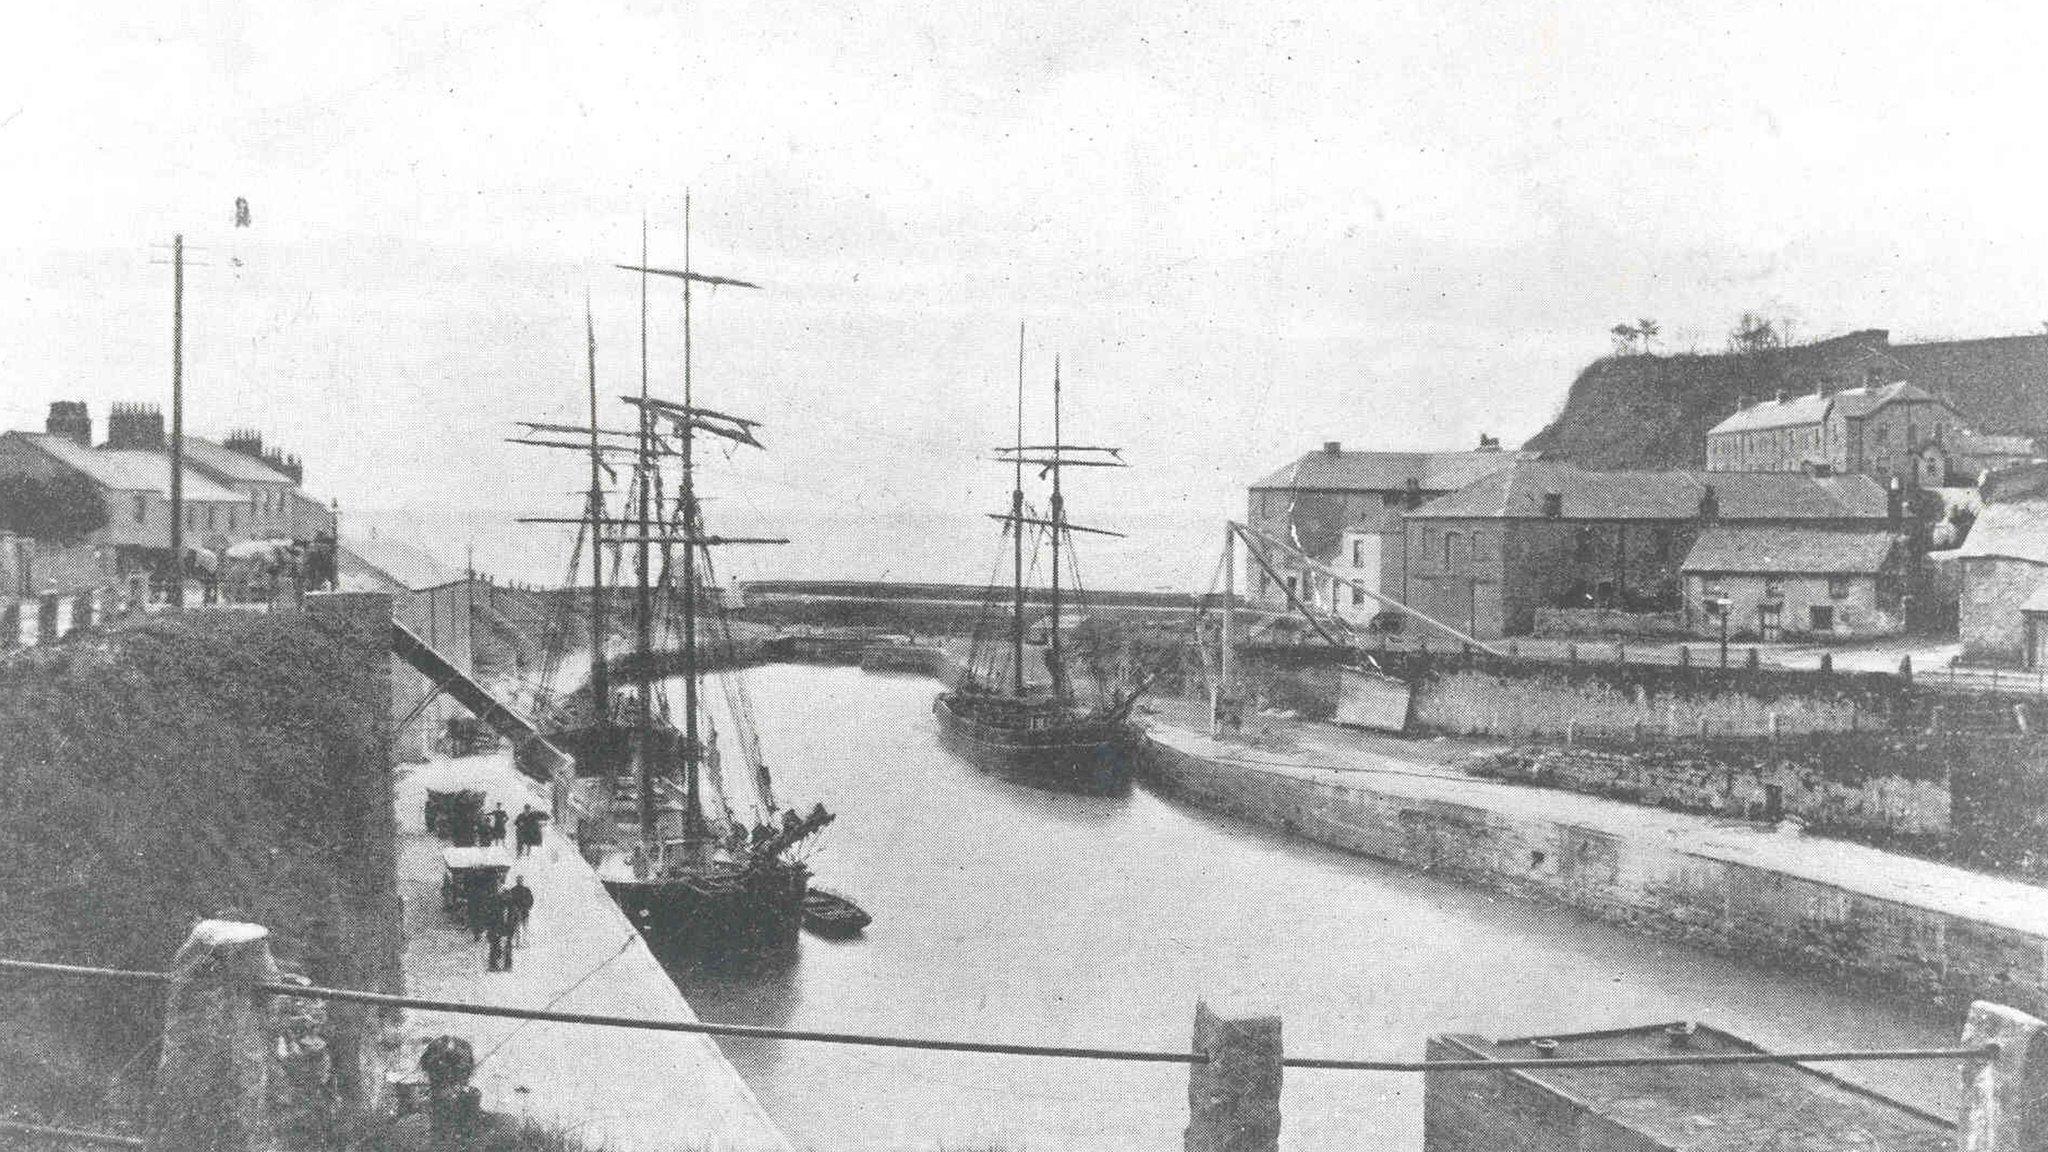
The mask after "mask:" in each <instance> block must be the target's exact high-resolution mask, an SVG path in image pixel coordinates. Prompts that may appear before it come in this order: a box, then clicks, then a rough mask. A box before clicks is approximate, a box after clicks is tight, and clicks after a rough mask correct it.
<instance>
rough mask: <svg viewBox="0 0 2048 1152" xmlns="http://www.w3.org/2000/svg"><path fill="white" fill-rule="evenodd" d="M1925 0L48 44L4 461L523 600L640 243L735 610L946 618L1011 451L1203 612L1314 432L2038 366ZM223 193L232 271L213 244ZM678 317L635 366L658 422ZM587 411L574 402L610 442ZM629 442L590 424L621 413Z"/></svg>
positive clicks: (616, 339) (2017, 128)
mask: <svg viewBox="0 0 2048 1152" xmlns="http://www.w3.org/2000/svg"><path fill="white" fill-rule="evenodd" d="M2044 33H2048V12H2043V11H2040V10H2038V9H2036V8H2035V7H2033V6H2026V5H2011V4H2000V5H1996V6H1994V5H1991V4H1988V3H1971V2H1968V0H1962V2H1950V3H1943V4H1931V3H1930V4H1923V5H1898V4H1884V3H1870V2H1862V3H1853V4H1852V3H1839V2H1834V0H1817V2H1806V3H1797V4H1775V3H1762V2H1754V0H1729V2H1723V3H1716V4H1712V5H1701V4H1679V3H1670V2H1660V0H1631V2H1627V3H1618V2H1617V3H1604V2H1601V0H1576V2H1572V3H1544V2H1535V0H1532V2H1528V3H1517V4H1502V3H1498V2H1485V3H1482V2H1480V0H1349V2H1346V0H1330V2H1321V0H1316V2H1311V0H1279V2H1275V3H1263V4H1243V3H1234V4H1223V3H1216V2H1210V0H1195V2H1188V3H1168V2H1163V0H1086V2H1078V0H1075V2H1069V0H1053V2H1049V3H1040V4H1007V5H991V4H978V3H959V2H947V3H936V2H930V3H915V4H911V3H888V2H881V0H869V2H867V3H863V4H853V3H848V2H839V0H821V2H817V3H802V4H800V3H795V2H793V0H757V2H753V3H739V2H727V0H714V2H709V3H693V4H685V3H678V2H672V0H671V2H652V0H645V2H643V0H618V2H609V3H607V2H602V0H600V2H598V3H588V2H584V3H572V2H569V0H526V2H517V0H508V2H501V3H493V4H489V5H478V4H469V3H433V4H427V3H414V4H405V3H396V2H393V0H352V2H350V3H346V4H343V3H325V2H320V0H312V2H307V3H297V4H289V5H285V4H274V3H272V4H259V3H249V2H234V0H149V2H146V3H142V2H138V3H97V4H96V3H90V2H87V3H79V4H75V5H43V6H37V7H36V8H34V9H29V10H24V11H21V12H15V13H12V14H10V28H9V35H8V36H7V37H5V38H4V41H0V261H4V267H5V268H6V270H7V271H8V272H9V273H10V274H9V275H8V276H7V277H6V280H5V287H6V293H5V296H4V297H0V299H4V305H0V422H4V426H7V427H39V426H40V422H41V418H42V415H43V413H44V411H45V410H46V408H47V405H48V403H49V402H50V401H51V400H56V399H84V400H87V401H88V402H89V403H90V404H91V406H92V409H93V413H94V416H95V419H96V420H103V419H104V414H105V409H106V406H107V404H108V403H110V402H112V401H116V400H147V401H155V402H158V403H163V404H166V405H167V404H168V397H169V390H170V381H169V377H170V371H169V366H170V303H171V285H170V281H171V275H170V269H169V268H168V267H167V266H165V264H163V263H162V262H161V261H163V260H165V259H166V258H167V245H168V243H169V241H170V239H171V236H172V235H173V234H176V233H182V234H183V235H184V236H185V237H186V243H187V245H188V247H189V250H190V255H191V261H192V267H190V268H188V270H187V282H186V297H185V356H186V381H187V385H188V392H187V420H188V423H187V427H188V429H190V430H192V431H194V432H198V433H202V434H205V433H214V434H220V433H224V432H225V431H226V430H228V429H230V428H239V427H253V428H257V429H260V430H261V431H263V432H264V433H265V435H266V436H267V437H268V439H269V440H270V441H271V442H272V443H275V444H278V445H280V446H283V447H285V448H286V449H288V450H290V451H293V452H296V453H298V454H299V455H301V456H302V457H303V458H304V459H305V461H306V466H307V487H308V488H309V489H311V490H312V491H314V492H316V493H318V494H319V495H321V496H323V497H330V498H332V499H334V500H336V501H337V502H338V503H339V505H340V508H341V512H342V516H343V518H344V521H345V522H347V523H350V524H354V525H357V526H375V527H376V528H377V530H378V531H380V532H385V531H388V532H392V533H395V534H399V535H403V536H406V537H408V538H409V539H412V540H414V542H417V543H422V544H425V545H427V546H429V547H430V548H432V549H434V550H435V551H437V552H439V553H440V554H441V555H442V556H443V557H444V558H446V559H449V560H451V561H453V562H456V563H460V562H461V561H462V559H463V557H464V554H465V553H466V552H467V550H468V549H470V548H471V547H473V548H474V550H475V555H476V561H477V564H478V566H479V567H480V568H484V569H487V570H490V571H494V572H497V573H498V574H500V575H503V576H506V577H508V578H516V579H529V580H558V579H560V578H561V577H562V575H563V573H564V571H565V568H566V559H565V556H564V545H563V541H562V540H561V539H560V538H559V537H558V536H556V535H554V534H553V533H552V532H551V531H550V530H548V529H542V528H534V527H527V526H520V525H518V524H516V523H514V521H515V519H516V517H518V516H521V515H558V514H565V513H566V514H573V511H574V509H575V507H576V497H575V496H574V495H573V493H574V492H575V490H577V489H578V488H579V487H580V485H581V483H582V481H581V479H580V478H579V472H578V468H577V465H576V461H575V460H574V458H572V457H569V456H566V455H563V454H559V453H549V452H546V451H542V450H535V449H527V448H522V447H518V446H514V445H510V444H507V443H505V441H504V438H505V437H506V436H508V435H511V434H513V432H514V426H513V424H512V422H513V421H515V420H519V419H542V420H546V419H558V420H559V419H578V418H580V417H581V414H582V412H583V405H584V377H583V373H584V363H583V358H584V343H583V333H582V325H583V308H584V302H585V299H586V296H587V298H588V299H589V301H590V304H591V308H592V311H593V313H594V315H595V320H596V325H597V329H598V341H599V350H598V371H599V375H600V383H601V386H602V391H603V394H604V395H605V396H607V397H611V396H615V395H619V394H623V393H626V392H632V391H637V389H638V386H639V371H640V357H639V315H640V312H639V299H638V281H637V278H635V277H633V276H631V275H629V274H627V273H624V272H620V271H617V270H615V269H613V268H612V267H611V265H613V264H614V263H618V262H629V261H632V260H634V259H635V258H637V256H638V254H639V249H640V243H641V227H642V219H643V215H644V218H645V219H646V226H647V230H648V244H649V253H650V256H651V258H652V259H653V261H654V262H655V263H657V264H676V263H679V262H680V261H681V258H682V247H683V232H684V228H683V219H682V217H683V200H684V194H685V190H689V191H690V193H691V196H692V228H691V236H692V240H691V243H692V257H693V260H694V262H695V264H696V266H697V267H699V268H701V269H702V270H705V271H708V272H713V273H717V274H723V275H730V276H737V277H741V278H744V279H747V280H750V281H753V282H756V283H758V284H760V285H761V286H762V287H761V290H760V291H758V292H748V291H741V290H734V289H727V290H720V291H718V292H716V293H711V294H708V295H704V296H700V297H699V298H698V305H699V306H698V308H697V310H696V313H695V321H696V323H695V332H696V341H695V360H694V363H695V370H696V371H695V380H696V383H697V386H698V397H699V399H700V400H701V401H702V402H703V403H706V404H709V405H711V406H713V407H718V408H722V409H725V410H728V411H734V412H738V413H741V414H745V415H749V416H752V417H755V418H758V419H760V420H762V421H763V422H764V426H765V428H764V433H763V439H764V441H765V442H766V443H767V444H768V447H769V451H767V452H766V453H754V452H752V451H746V452H742V453H735V454H734V455H733V456H732V457H731V458H730V459H726V458H725V457H724V456H723V455H722V454H721V455H719V456H717V457H715V458H714V459H713V460H712V461H711V462H710V463H709V464H708V466H707V468H706V474H705V482H704V483H705V489H706V491H707V493H708V494H709V495H710V497H711V502H710V503H709V505H708V513H709V515H710V516H711V517H712V518H713V520H714V521H715V522H716V523H718V524H720V525H721V526H724V525H727V524H731V525H735V526H736V527H741V528H745V529H749V530H754V529H773V530H775V531H777V532H778V533H779V534H783V535H787V536H789V537H790V538H791V539H792V541H793V543H792V544H791V545H790V546H788V547H787V548H777V549H766V550H753V551H749V552H747V553H745V554H741V553H738V552H737V551H736V552H735V553H734V554H733V555H732V556H730V557H722V558H721V562H722V563H723V564H724V565H725V572H726V573H727V574H729V575H736V576H774V575H801V576H828V575H829V576H849V577H869V578H873V577H885V578H932V579H963V578H980V577H983V576H986V575H987V570H988V569H990V568H992V566H993V563H994V560H995V555H996V540H995V537H994V535H993V532H994V530H995V529H994V526H993V525H991V524H990V523H988V522H987V521H986V520H984V519H982V517H981V513H982V512H983V511H984V510H993V509H996V508H998V507H1001V506H1002V505H1003V504H1004V503H1005V502H1006V492H1007V487H1008V484H1009V478H1008V476H1007V475H1006V474H1005V473H1004V472H1003V471H1002V470H1001V469H1000V468H999V467H996V466H994V465H992V464H989V463H986V462H985V459H986V457H987V456H988V449H990V448H991V447H993V446H995V445H997V444H1001V443H1005V442H1008V441H1009V440H1010V439H1011V437H1012V436H1013V430H1012V427H1011V424H1012V421H1013V419H1014V408H1013V405H1014V403H1015V387H1016V372H1017V325H1018V324H1019V322H1020V321H1022V322H1024V323H1025V325H1026V333H1027V335H1026V349H1025V351H1026V362H1025V371H1026V377H1027V382H1028V394H1027V404H1028V405H1029V411H1028V419H1029V420H1030V421H1031V423H1032V433H1033V435H1034V437H1035V436H1042V435H1044V434H1046V427H1047V425H1048V424H1049V407H1050V396H1049V394H1048V393H1049V387H1048V386H1049V382H1050V377H1051V370H1052V361H1053V357H1054V356H1055V355H1058V356H1059V357H1060V359H1061V365H1062V378H1063V381H1064V383H1065V400H1066V405H1065V420H1066V425H1067V429H1068V431H1069V433H1070V435H1071V436H1072V437H1073V438H1075V439H1079V440H1082V441H1084V442H1090V443H1109V444H1118V445H1122V446H1123V447H1124V448H1125V449H1126V455H1127V457H1128V459H1129V460H1130V461H1131V463H1132V465H1133V467H1132V468H1131V469H1130V470H1129V471H1127V472H1118V473H1113V474H1109V473H1104V474H1087V475H1077V476H1076V478H1075V480H1074V483H1073V491H1072V492H1071V493H1070V505H1071V507H1072V509H1073V514H1074V516H1075V518H1076V519H1078V520H1082V521H1084V522H1089V523H1095V524H1101V525H1103V526H1106V527H1113V528H1120V529H1122V530H1124V531H1126V532H1128V533H1130V535H1129V536H1128V538H1126V539H1122V540H1109V539H1106V538H1103V539H1099V540H1098V539H1096V538H1091V539H1089V540H1088V541H1087V542H1086V543H1085V544H1084V546H1083V560H1084V568H1089V569H1092V571H1086V572H1084V574H1085V575H1089V576H1091V577H1092V578H1093V579H1094V582H1096V583H1098V584H1105V585H1116V586H1123V587H1141V588H1189V589H1194V588H1197V587H1199V586H1202V585H1203V584H1205V583H1206V581H1207V579H1208V577H1209V573H1210V571H1211V568H1212V566H1213V564H1214V557H1215V554H1216V550H1217V539H1218V534H1219V533H1220V531H1221V526H1222V523H1223V521H1224V520H1225V519H1226V518H1227V517H1229V516H1231V515H1232V514H1234V513H1241V511H1242V505H1243V498H1244V497H1243V490H1244V487H1245V486H1246V485H1247V484H1249V483H1250V482H1252V481H1254V480H1256V479H1257V478H1259V477H1260V476H1262V475H1264V474H1265V473H1267V472H1270V471H1272V470H1274V469H1276V468H1278V467H1280V466H1281V465H1283V464H1284V463H1286V462H1287V461H1288V460H1289V459H1291V458H1292V457H1294V456H1296V455H1298V454H1299V453H1301V452H1302V451H1305V450H1307V449H1309V448H1311V447H1313V446H1315V445H1318V444H1320V443H1322V442H1323V441H1326V440H1339V441H1341V442H1343V443H1344V444H1345V445H1346V446H1347V447H1361V448H1363V447H1378V448H1400V449H1411V448H1445V449H1452V448H1464V447H1469V446H1471V445H1473V444H1474V443H1475V442H1476V440H1477V438H1478V436H1479V435H1480V434H1481V433H1490V434H1494V435H1499V436H1502V437H1503V438H1504V439H1506V440H1507V441H1508V442H1509V443H1511V444H1512V443H1517V442H1519V441H1520V440H1522V439H1524V438H1526V437H1527V436H1529V435H1531V434H1533V433H1534V432H1535V431H1536V430H1537V429H1538V428H1540V427H1541V426H1542V425H1543V424H1544V423H1545V421H1546V420H1547V419H1548V418H1549V417H1550V416H1551V415H1553V414H1554V413H1555V412H1556V410H1557V409H1558V408H1559V407H1560V406H1561V405H1562V403H1563V401H1564V397H1565V393H1566V389H1567V388H1568V386H1569V384H1570V381H1571V379H1572V377H1573V376H1574V375H1575V374H1576V372H1577V371H1578V370H1579V369H1580V368H1581V367H1582V366H1583V365H1584V364H1585V363H1587V362H1588V361H1589V360H1591V359H1593V358H1595V357H1597V356H1599V355H1601V354H1603V353H1604V352H1605V351H1607V348H1608V344H1609V338H1608V336H1607V330H1608V329H1609V328H1610V327H1611V326H1612V325H1613V324H1615V323H1616V322H1618V321H1622V320H1628V319H1633V318H1636V317H1643V316H1648V317H1653V318H1656V319H1657V320H1659V322H1660V324H1661V325H1662V329H1663V333H1664V336H1663V342H1662V346H1663V347H1665V348H1667V349H1672V350H1676V349H1683V348H1687V347H1700V348H1713V347H1717V346H1719V345H1720V344H1721V342H1722V340H1723V338H1724V335H1725V333H1726V331H1727V330H1728V328H1729V327H1731V326H1732V325H1733V323H1734V322H1735V320H1736V318H1737V316H1739V314H1740V313H1742V312H1743V311H1745V310H1757V311H1763V312H1765V313H1767V314H1769V315H1773V316H1779V317H1784V318H1788V319H1790V320H1791V321H1792V322H1793V323H1794V325H1795V332H1796V334H1797V335H1799V336H1802V337H1805V336H1820V335H1825V334H1828V333H1831V332H1839V331H1847V330H1852V329H1857V328H1866V327H1883V328H1888V329H1890V330H1891V331H1892V334H1893V338H1894V339H1913V338H1937V337H1944V336H1975V335H1999V334H2010V333H2016V332H2032V331H2038V330H2039V327H2040V325H2041V324H2042V323H2043V322H2044V320H2048V259H2043V256H2044V255H2048V216H2044V214H2043V213H2042V211H2041V209H2040V207H2039V203H2038V201H2039V193H2038V189H2039V187H2040V186H2041V180H2040V179H2039V176H2040V173H2039V169H2040V167H2041V161H2040V160H2038V159H2037V158H2036V156H2037V153H2038V147H2037V145H2036V141H2037V140H2038V138H2039V135H2040V128H2039V125H2038V117H2039V109H2041V108H2042V107H2044V106H2048V100H2044V98H2043V97H2044V96H2048V91H2044V89H2048V81H2044V78H2043V70H2042V69H2041V68H2040V66H2039V63H2038V59H2037V56H2038V53H2037V51H2036V46H2037V45H2038V44H2040V43H2041V42H2043V39H2044ZM237 197H241V198H245V199H246V200H247V201H248V203H249V206H250V211H251V226H250V227H247V228H236V227H234V226H233V210H234V203H235V200H236V198H237ZM680 328H681V324H680V299H679V295H678V292H677V291H676V289H675V288H674V287H673V286H672V285H670V284H664V283H657V284H656V285H655V286H654V289H653V291H652V294H651V298H650V326H649V337H648V364H649V372H650V383H651V387H652V389H653V391H654V392H655V394H657V395H667V396H676V395H679V393H680V388H681V385H680V376H681V346H680V345H681V341H680ZM607 404H608V405H611V406H612V407H616V405H615V404H612V403H611V402H610V401H607ZM623 416H624V412H623V411H619V412H615V413H608V414H607V418H608V419H617V418H622V417H623Z"/></svg>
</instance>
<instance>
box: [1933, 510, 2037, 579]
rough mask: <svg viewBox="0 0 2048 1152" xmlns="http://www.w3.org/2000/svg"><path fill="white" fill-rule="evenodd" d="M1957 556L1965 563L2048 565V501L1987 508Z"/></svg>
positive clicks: (1971, 528)
mask: <svg viewBox="0 0 2048 1152" xmlns="http://www.w3.org/2000/svg"><path fill="white" fill-rule="evenodd" d="M1955 555H1956V556H1957V557H1958V558H1959V559H1963V560H1981V559H1987V558H1991V557H2000V558H2004V559H2010V560H2030V561H2032V562H2034V563H2036V564H2048V502H2044V501H2039V500H2026V501H2021V502H2019V503H2015V504H1987V505H1985V506H1984V511H1982V512H1980V513H1978V514H1977V522H1976V523H1974V524H1972V525H1970V534H1969V536H1967V537H1965V538H1964V540H1963V544H1962V547H1960V548H1957V549H1956V550H1955Z"/></svg>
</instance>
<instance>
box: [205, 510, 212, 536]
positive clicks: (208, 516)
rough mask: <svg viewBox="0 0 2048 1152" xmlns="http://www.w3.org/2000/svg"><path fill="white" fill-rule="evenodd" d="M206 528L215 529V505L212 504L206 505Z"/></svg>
mask: <svg viewBox="0 0 2048 1152" xmlns="http://www.w3.org/2000/svg"><path fill="white" fill-rule="evenodd" d="M206 529H207V531H209V532H210V531H212V530H213V505H211V504H208V505H207V506H206Z"/></svg>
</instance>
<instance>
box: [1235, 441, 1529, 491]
mask: <svg viewBox="0 0 2048 1152" xmlns="http://www.w3.org/2000/svg"><path fill="white" fill-rule="evenodd" d="M1536 456H1537V454H1536V453H1534V452H1502V451H1499V450H1489V451H1485V452H1331V451H1328V450H1327V449H1318V450H1316V451H1314V452H1310V453H1307V454H1305V455H1303V456H1302V457H1301V458H1300V459H1298V460H1296V461H1294V462H1293V463H1292V464H1289V465H1288V466H1287V467H1285V468H1282V469H1280V470H1279V471H1278V472H1275V473H1273V474H1272V475H1270V476H1268V477H1266V478H1265V479H1264V480H1261V481H1259V482H1258V483H1256V484H1253V485H1252V489H1253V490H1254V491H1257V490H1259V489H1265V488H1280V489H1304V488H1307V489H1322V490H1331V489H1334V490H1338V491H1345V492H1396V491H1400V490H1402V489H1405V488H1407V487H1408V481H1410V480H1413V481H1415V482H1416V484H1417V486H1419V487H1420V488H1422V489H1423V490H1425V491H1430V492H1456V491H1457V490H1458V489H1460V488H1463V487H1464V486H1465V485H1467V484H1470V483H1472V482H1473V481H1474V480H1477V479H1479V478H1480V477H1482V476H1486V475H1488V474H1490V473H1494V472H1498V471H1500V470H1501V469H1503V468H1506V467H1508V466H1509V465H1511V464H1514V463H1515V462H1516V461H1518V460H1533V459H1535V458H1536Z"/></svg>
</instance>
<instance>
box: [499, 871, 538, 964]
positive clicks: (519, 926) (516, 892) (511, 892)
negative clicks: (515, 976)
mask: <svg viewBox="0 0 2048 1152" xmlns="http://www.w3.org/2000/svg"><path fill="white" fill-rule="evenodd" d="M499 898H500V899H502V900H503V901H504V902H505V917H506V921H507V923H508V924H509V925H510V928H509V929H508V930H509V932H510V933H511V935H512V936H513V937H514V938H515V939H516V938H517V937H518V936H519V935H520V934H521V933H523V932H525V931H526V921H527V918H528V917H530V916H532V915H533V889H531V888H528V887H527V886H526V880H525V879H524V878H523V877H519V876H514V877H513V878H512V886H511V887H510V888H507V889H505V891H504V892H503V893H501V894H500V896H499ZM505 967H506V968H508V969H509V968H511V967H512V951H511V948H510V947H509V946H507V948H506V950H505Z"/></svg>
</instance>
